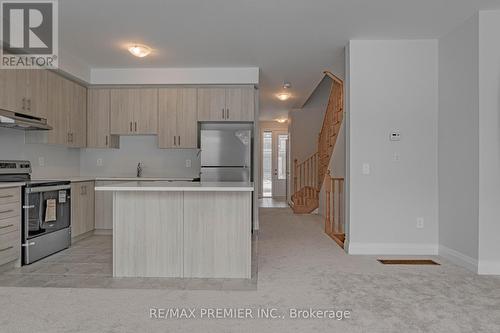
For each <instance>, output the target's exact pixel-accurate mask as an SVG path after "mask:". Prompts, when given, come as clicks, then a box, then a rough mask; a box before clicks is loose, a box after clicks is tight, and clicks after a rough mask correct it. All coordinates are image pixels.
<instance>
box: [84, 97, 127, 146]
mask: <svg viewBox="0 0 500 333" xmlns="http://www.w3.org/2000/svg"><path fill="white" fill-rule="evenodd" d="M110 111H111V103H110V89H99V88H91V89H88V90H87V147H88V148H119V142H120V141H119V137H117V136H115V135H111V132H110V121H109V120H110Z"/></svg>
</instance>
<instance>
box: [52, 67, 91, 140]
mask: <svg viewBox="0 0 500 333" xmlns="http://www.w3.org/2000/svg"><path fill="white" fill-rule="evenodd" d="M47 75H48V78H47V83H48V87H49V90H48V92H49V93H48V108H47V123H48V124H49V125H50V126H52V128H53V129H52V130H50V131H47V132H48V133H47V143H51V144H62V145H67V146H69V147H73V148H83V147H85V146H86V141H87V140H86V137H87V119H86V117H87V116H86V112H87V107H86V105H87V88H85V87H83V86H81V85H79V84H77V83H74V82H73V81H70V80H67V79H65V78H63V77H61V76H59V75H57V74H55V73H52V72H50V73H47Z"/></svg>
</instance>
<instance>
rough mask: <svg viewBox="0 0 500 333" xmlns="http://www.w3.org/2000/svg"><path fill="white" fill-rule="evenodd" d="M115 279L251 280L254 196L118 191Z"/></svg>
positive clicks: (114, 237)
mask: <svg viewBox="0 0 500 333" xmlns="http://www.w3.org/2000/svg"><path fill="white" fill-rule="evenodd" d="M113 201H114V202H113V275H114V276H115V277H186V278H243V279H250V277H251V264H252V263H251V223H252V220H251V216H252V192H238V191H236V192H234V191H227V192H223V191H215V192H209V191H201V192H176V191H163V192H162V191H115V192H114V193H113Z"/></svg>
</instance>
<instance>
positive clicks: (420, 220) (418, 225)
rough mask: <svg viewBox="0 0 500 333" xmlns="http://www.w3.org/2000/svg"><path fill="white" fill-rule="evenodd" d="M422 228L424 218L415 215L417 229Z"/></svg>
mask: <svg viewBox="0 0 500 333" xmlns="http://www.w3.org/2000/svg"><path fill="white" fill-rule="evenodd" d="M423 228H424V218H423V217H417V229H423Z"/></svg>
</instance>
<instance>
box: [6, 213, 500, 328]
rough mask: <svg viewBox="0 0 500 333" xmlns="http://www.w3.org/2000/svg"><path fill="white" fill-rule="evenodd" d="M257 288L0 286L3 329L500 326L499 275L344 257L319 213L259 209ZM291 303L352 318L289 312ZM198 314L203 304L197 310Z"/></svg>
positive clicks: (363, 257)
mask: <svg viewBox="0 0 500 333" xmlns="http://www.w3.org/2000/svg"><path fill="white" fill-rule="evenodd" d="M260 222H261V232H260V236H259V243H258V246H259V249H258V250H259V275H258V289H257V290H256V291H220V290H217V291H206V290H200V291H197V290H154V289H151V290H137V289H135V290H127V289H82V288H78V289H65V288H12V287H2V288H0V331H1V332H398V333H400V332H446V333H448V332H500V310H499V309H500V278H498V277H485V276H477V275H475V274H472V273H470V272H468V271H466V270H464V269H462V268H459V267H457V266H454V265H452V264H449V263H447V262H445V261H443V260H442V259H441V258H432V259H434V260H436V261H438V262H439V263H441V264H442V265H441V266H404V267H401V266H384V265H381V264H380V263H378V262H377V261H376V260H375V259H376V258H375V257H366V256H347V255H345V254H344V253H343V251H342V250H341V249H340V248H339V247H338V246H337V245H336V244H335V242H334V241H332V240H331V239H330V238H329V237H327V236H326V235H324V234H323V232H322V230H321V228H322V227H321V219H320V218H319V217H317V216H295V215H293V214H291V212H290V210H289V209H286V208H284V209H262V210H261V220H260ZM150 307H159V308H172V307H179V308H180V307H189V308H193V307H194V308H197V311H199V310H200V308H207V307H214V308H217V307H218V308H222V307H228V308H235V307H241V308H251V309H256V308H277V309H279V311H281V313H283V315H284V317H285V318H284V319H281V318H279V319H244V320H236V319H155V320H152V319H150V318H149V308H150ZM289 308H301V309H306V308H313V309H336V310H349V311H350V312H351V318H350V319H346V320H342V321H338V320H334V319H304V320H298V319H289V318H287V314H288V309H289ZM198 313H199V312H198Z"/></svg>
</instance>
